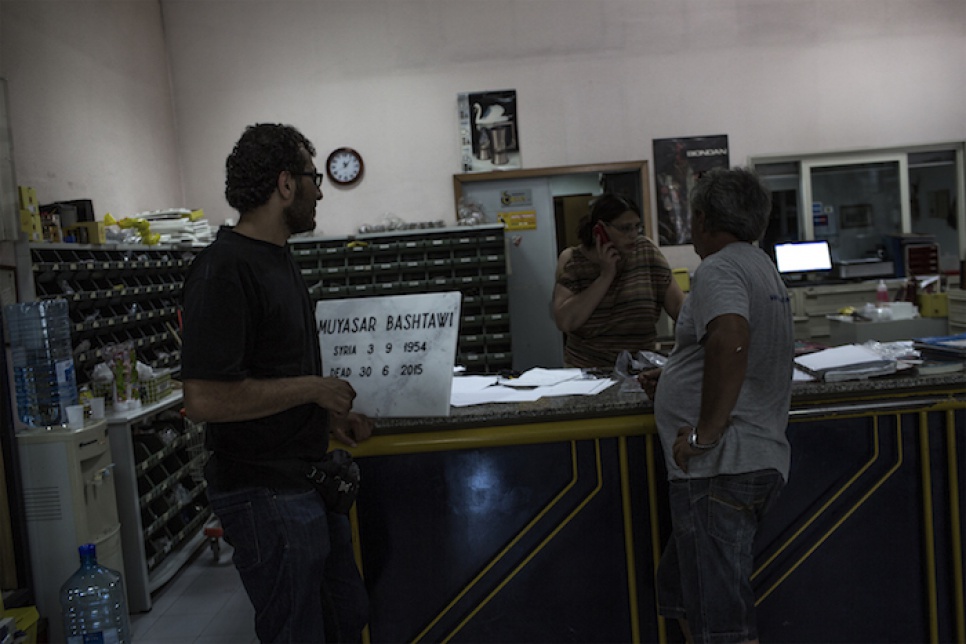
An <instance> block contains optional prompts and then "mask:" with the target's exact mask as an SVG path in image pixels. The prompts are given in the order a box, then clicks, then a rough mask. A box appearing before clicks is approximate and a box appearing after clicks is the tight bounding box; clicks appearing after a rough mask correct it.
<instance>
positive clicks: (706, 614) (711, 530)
mask: <svg viewBox="0 0 966 644" xmlns="http://www.w3.org/2000/svg"><path fill="white" fill-rule="evenodd" d="M782 487H784V480H783V479H782V477H781V474H779V473H778V472H777V471H775V470H763V471H759V472H749V473H747V474H734V475H721V476H715V477H711V478H703V479H685V480H674V481H671V482H670V484H669V497H670V503H671V521H672V524H673V526H672V527H673V531H672V534H671V539H670V541H669V542H668V546H667V548H666V549H665V550H664V553H663V554H662V555H661V562H660V564H659V565H658V571H657V595H658V610H659V612H660V613H661V615H663V616H665V617H670V618H678V619H686V620H687V622H688V627H689V629H690V631H691V636H692V637H693V639H694V641H695V642H741V641H745V640H753V639H757V638H758V625H757V621H756V619H755V594H754V590H753V589H752V587H751V574H752V570H753V566H754V557H753V553H752V545H753V542H754V539H755V533H756V532H757V531H758V523H759V521H760V520H761V517H762V515H763V514H764V513H765V512H766V511H767V510H768V508H769V507H771V505H772V504H773V503H774V501H775V500H776V499H777V497H778V494H779V492H780V491H781V489H782Z"/></svg>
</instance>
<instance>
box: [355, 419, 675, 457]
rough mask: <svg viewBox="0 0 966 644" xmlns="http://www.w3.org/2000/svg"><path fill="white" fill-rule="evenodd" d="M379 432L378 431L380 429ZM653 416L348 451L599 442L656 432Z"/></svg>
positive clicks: (411, 437) (374, 443)
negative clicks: (580, 441)
mask: <svg viewBox="0 0 966 644" xmlns="http://www.w3.org/2000/svg"><path fill="white" fill-rule="evenodd" d="M376 431H378V428H377V430H376ZM656 431H657V429H656V424H655V422H654V416H653V415H651V414H647V415H640V416H609V417H604V418H582V419H579V420H562V421H553V422H547V423H526V424H522V425H500V426H496V427H469V428H465V429H444V430H439V431H430V432H414V433H402V434H385V435H382V436H380V435H374V436H373V437H372V438H370V439H369V440H367V441H365V442H363V443H360V444H359V445H358V446H357V447H351V448H350V447H347V448H346V449H347V450H348V451H350V452H351V453H352V455H353V456H354V457H356V458H361V457H365V456H392V455H397V454H418V453H425V452H445V451H450V450H457V449H478V448H481V447H500V446H505V445H533V444H537V443H561V442H567V441H574V440H597V439H601V438H614V437H617V436H639V435H642V434H650V433H654V432H656Z"/></svg>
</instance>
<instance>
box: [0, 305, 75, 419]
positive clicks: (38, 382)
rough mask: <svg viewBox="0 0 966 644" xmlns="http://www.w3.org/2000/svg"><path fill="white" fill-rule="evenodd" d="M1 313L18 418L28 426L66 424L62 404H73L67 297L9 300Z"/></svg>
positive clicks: (72, 360)
mask: <svg viewBox="0 0 966 644" xmlns="http://www.w3.org/2000/svg"><path fill="white" fill-rule="evenodd" d="M3 313H4V318H5V319H6V321H7V330H8V332H9V333H8V335H9V338H10V354H11V358H12V363H13V375H14V385H15V389H16V396H17V412H18V414H19V417H20V420H21V422H23V423H24V424H26V425H30V426H31V427H51V426H55V425H62V424H64V423H66V422H67V413H66V409H67V407H69V406H70V405H76V404H77V378H76V376H75V374H74V356H73V351H72V346H71V340H70V326H71V325H70V316H69V309H68V305H67V301H66V300H44V301H40V302H21V303H18V304H8V305H7V306H5V307H4V309H3Z"/></svg>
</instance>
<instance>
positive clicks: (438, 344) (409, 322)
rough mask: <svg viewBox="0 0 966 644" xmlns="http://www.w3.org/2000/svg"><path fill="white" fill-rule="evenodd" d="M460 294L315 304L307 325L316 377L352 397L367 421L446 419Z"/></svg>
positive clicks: (458, 324)
mask: <svg viewBox="0 0 966 644" xmlns="http://www.w3.org/2000/svg"><path fill="white" fill-rule="evenodd" d="M461 303H462V294H461V293H460V292H458V291H453V292H448V293H426V294H421V295H391V296H386V297H367V298H352V299H345V300H323V301H320V302H319V303H318V304H316V307H315V320H316V324H317V327H318V331H319V344H320V345H321V347H322V371H323V374H324V375H326V376H334V377H337V378H342V379H343V380H347V381H349V383H351V384H352V386H353V388H355V390H356V394H357V395H356V399H355V402H354V403H353V406H352V409H353V411H357V412H360V413H363V414H366V415H367V416H369V417H371V418H399V417H421V416H448V415H449V410H450V404H449V403H450V390H451V387H452V384H453V365H454V364H455V362H456V342H457V339H458V336H459V326H460V304H461Z"/></svg>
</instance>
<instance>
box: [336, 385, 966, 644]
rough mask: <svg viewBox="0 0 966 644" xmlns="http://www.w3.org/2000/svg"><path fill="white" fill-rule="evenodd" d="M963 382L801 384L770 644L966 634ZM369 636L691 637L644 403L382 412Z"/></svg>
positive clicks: (777, 514) (763, 566)
mask: <svg viewBox="0 0 966 644" xmlns="http://www.w3.org/2000/svg"><path fill="white" fill-rule="evenodd" d="M964 410H966V375H964V374H963V373H956V374H945V375H933V376H922V377H915V376H904V375H897V376H893V377H886V378H877V379H873V380H868V381H856V382H841V383H817V382H809V383H795V385H794V387H793V404H792V410H791V412H790V416H789V427H788V436H789V440H790V441H791V444H792V468H791V473H790V477H789V482H788V485H787V486H786V488H785V490H784V491H783V493H782V497H781V500H780V503H779V504H778V506H777V507H776V508H775V510H774V511H773V512H772V513H771V514H769V516H768V517H767V518H766V521H765V522H764V524H763V526H762V529H761V530H760V532H759V535H758V539H757V541H756V556H757V569H756V573H755V577H754V584H755V586H756V590H757V593H758V597H759V599H758V615H759V626H760V636H761V639H762V640H764V641H868V642H871V641H875V642H909V641H937V642H938V641H964V640H966V623H964V582H963V577H964V571H963V559H962V552H963V520H962V516H963V510H964V501H963V494H962V485H963V482H962V480H961V479H960V474H959V472H960V471H961V470H962V469H963V467H964V463H966V436H963V435H962V434H963V431H964V428H966V416H964V413H966V412H964ZM352 451H353V453H354V454H355V456H356V457H357V458H358V459H359V460H360V464H361V467H362V471H363V487H362V492H361V493H360V497H359V502H358V503H357V504H356V507H355V509H354V510H353V513H352V520H353V527H354V530H355V537H356V544H357V556H358V559H359V562H360V566H361V568H362V571H363V575H364V576H365V578H366V583H367V585H368V587H369V589H370V594H371V599H372V620H371V622H370V627H369V629H368V632H367V638H368V640H369V641H374V642H389V641H392V642H397V641H404V640H405V641H417V642H418V641H427V642H437V641H473V642H479V641H518V642H563V641H579V642H590V641H607V642H616V641H635V642H636V641H662V642H663V641H676V640H677V639H678V638H679V633H678V631H677V626H676V624H674V623H672V622H667V621H665V620H663V619H661V618H660V617H659V616H658V615H657V611H656V599H655V594H654V583H653V580H654V572H655V569H656V565H657V561H658V560H659V557H660V553H661V550H662V549H663V546H664V543H665V542H666V539H667V536H668V534H669V531H670V522H669V517H668V513H667V504H666V476H667V475H666V470H665V468H664V463H663V454H662V452H661V447H660V444H659V441H658V440H657V436H656V428H655V424H654V418H653V415H652V406H651V403H650V401H649V400H648V399H647V397H646V396H644V395H643V394H639V393H625V392H621V391H620V386H619V385H615V386H613V387H611V388H609V389H607V390H605V391H604V392H602V393H600V394H598V395H596V396H568V397H560V398H543V399H540V400H537V401H534V402H528V403H519V404H507V403H499V404H488V405H477V406H471V407H462V408H453V409H452V411H451V414H450V415H449V416H447V417H434V418H415V419H414V418H410V419H385V420H380V421H378V422H377V428H376V435H374V436H373V438H371V439H370V440H369V441H366V442H365V443H362V444H361V445H359V447H357V448H355V449H353V450H352Z"/></svg>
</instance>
